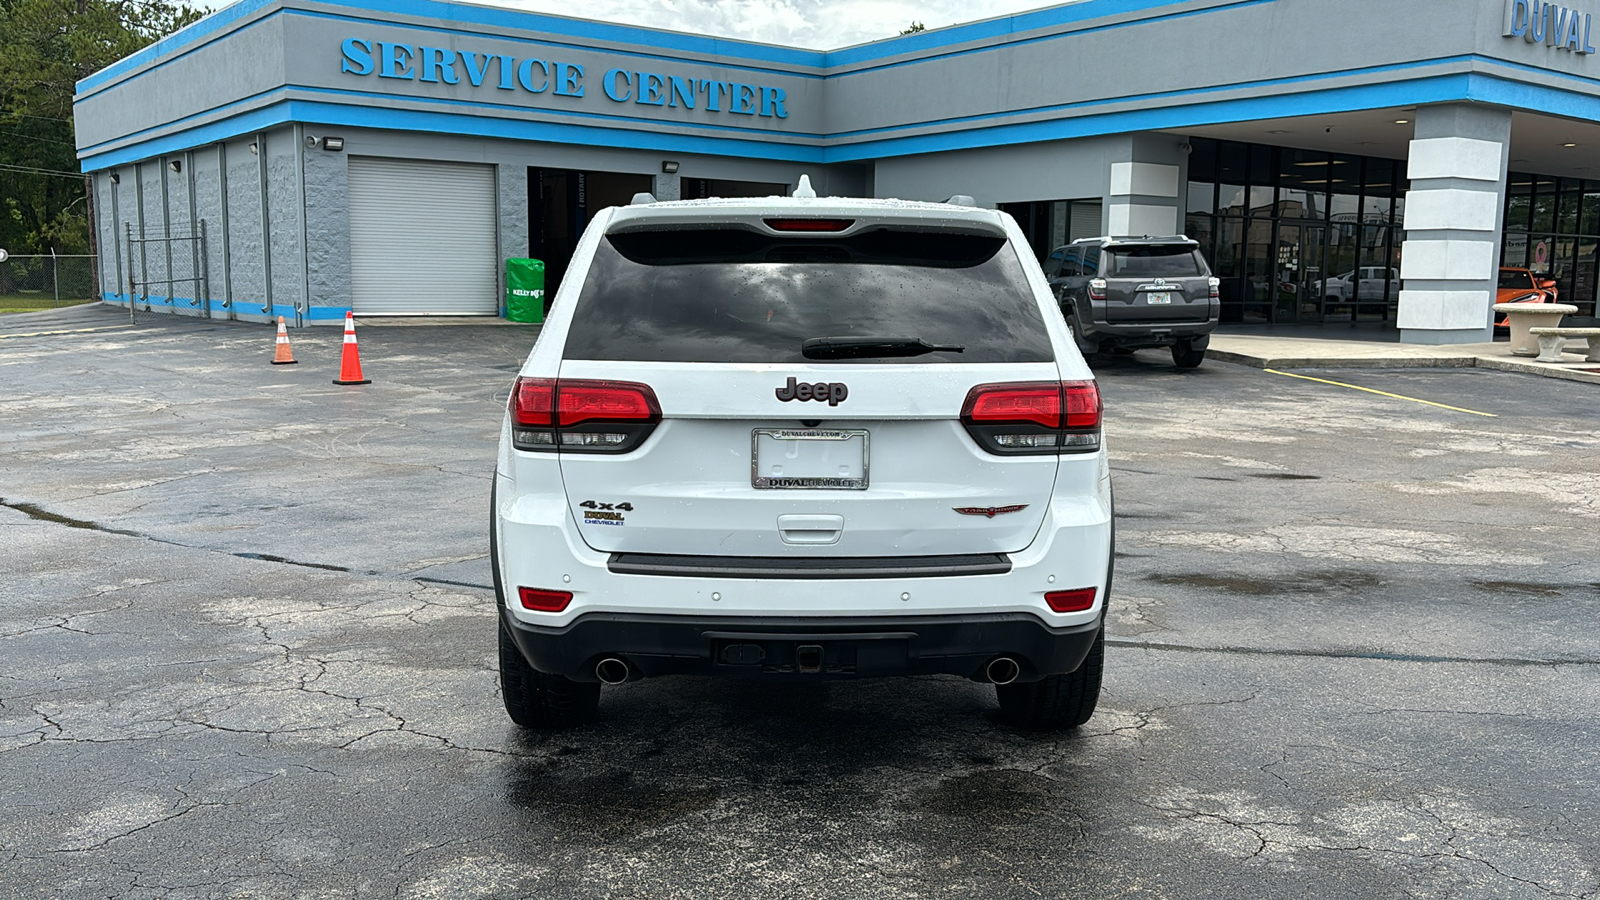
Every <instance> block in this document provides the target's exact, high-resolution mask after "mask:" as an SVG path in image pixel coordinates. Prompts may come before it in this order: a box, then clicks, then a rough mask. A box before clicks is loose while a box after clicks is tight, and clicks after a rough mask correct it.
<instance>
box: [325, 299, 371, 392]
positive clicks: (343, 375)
mask: <svg viewBox="0 0 1600 900" xmlns="http://www.w3.org/2000/svg"><path fill="white" fill-rule="evenodd" d="M333 383H334V384H371V383H372V379H371V378H362V377H361V350H360V349H358V348H357V347H356V314H355V313H352V312H347V313H345V314H344V355H343V356H342V357H340V359H339V377H338V378H335V379H334V380H333Z"/></svg>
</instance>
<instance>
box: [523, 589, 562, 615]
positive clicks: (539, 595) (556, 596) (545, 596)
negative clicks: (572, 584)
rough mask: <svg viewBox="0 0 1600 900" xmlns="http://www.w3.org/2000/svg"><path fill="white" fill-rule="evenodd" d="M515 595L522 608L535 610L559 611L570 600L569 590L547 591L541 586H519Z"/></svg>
mask: <svg viewBox="0 0 1600 900" xmlns="http://www.w3.org/2000/svg"><path fill="white" fill-rule="evenodd" d="M517 597H518V599H520V600H521V601H522V606H523V608H524V609H531V610H534V611H536V612H561V611H562V610H564V609H566V608H567V604H568V603H571V602H572V592H571V591H547V590H545V589H543V588H531V587H519V588H517Z"/></svg>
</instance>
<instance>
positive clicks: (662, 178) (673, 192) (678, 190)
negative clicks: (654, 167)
mask: <svg viewBox="0 0 1600 900" xmlns="http://www.w3.org/2000/svg"><path fill="white" fill-rule="evenodd" d="M650 193H651V194H653V195H654V196H655V198H656V199H657V200H661V201H667V200H682V199H683V181H682V179H680V178H679V177H678V176H677V175H657V176H655V184H654V185H652V190H651V191H650Z"/></svg>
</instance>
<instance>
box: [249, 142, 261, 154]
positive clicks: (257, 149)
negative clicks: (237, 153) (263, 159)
mask: <svg viewBox="0 0 1600 900" xmlns="http://www.w3.org/2000/svg"><path fill="white" fill-rule="evenodd" d="M250 152H251V153H260V152H261V148H260V147H257V146H256V142H255V141H251V142H250Z"/></svg>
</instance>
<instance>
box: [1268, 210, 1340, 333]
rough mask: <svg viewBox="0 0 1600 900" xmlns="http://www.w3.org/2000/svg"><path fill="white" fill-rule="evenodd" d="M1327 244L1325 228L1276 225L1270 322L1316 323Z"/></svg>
mask: <svg viewBox="0 0 1600 900" xmlns="http://www.w3.org/2000/svg"><path fill="white" fill-rule="evenodd" d="M1326 242H1327V226H1324V225H1321V224H1308V223H1294V222H1283V223H1281V224H1279V225H1278V241H1277V253H1276V263H1277V267H1276V271H1275V272H1274V276H1273V286H1272V287H1273V297H1274V298H1275V299H1274V302H1273V304H1272V321H1274V322H1316V321H1319V319H1320V318H1321V312H1322V308H1321V304H1320V302H1319V301H1320V300H1321V294H1322V292H1323V291H1324V290H1326V286H1325V285H1324V283H1323V282H1324V281H1326V280H1327V274H1326V273H1327V268H1326V265H1325V256H1326V246H1325V244H1326Z"/></svg>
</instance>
